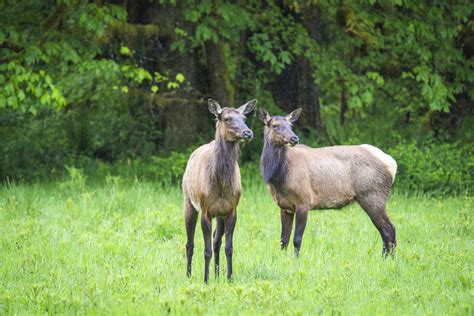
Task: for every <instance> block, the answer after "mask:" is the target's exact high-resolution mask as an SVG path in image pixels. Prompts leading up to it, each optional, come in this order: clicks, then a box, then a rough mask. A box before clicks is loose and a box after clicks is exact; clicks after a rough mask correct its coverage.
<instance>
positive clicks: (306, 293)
mask: <svg viewBox="0 0 474 316" xmlns="http://www.w3.org/2000/svg"><path fill="white" fill-rule="evenodd" d="M70 174H71V177H70V179H68V180H67V181H61V182H55V183H48V184H35V185H10V186H8V185H7V186H4V187H3V188H1V189H0V238H1V239H0V312H1V313H6V314H13V313H22V314H23V313H26V312H28V313H34V314H39V313H41V314H42V313H46V312H47V313H100V314H108V313H118V314H123V313H134V314H135V313H140V314H158V313H159V314H162V313H171V314H190V313H191V314H221V315H228V314H248V315H253V314H255V313H257V314H280V313H287V314H316V313H331V314H332V313H344V314H353V313H357V314H365V313H371V314H385V313H390V314H466V315H467V314H471V315H472V313H473V312H474V308H473V305H474V304H473V302H474V292H473V270H474V253H473V249H474V247H473V246H474V244H473V241H474V236H473V224H472V217H473V208H472V198H471V197H467V196H461V197H451V198H443V199H437V198H434V197H427V196H424V195H419V196H407V195H402V194H395V195H394V196H392V197H391V199H390V201H389V214H390V216H391V219H392V221H393V223H394V224H395V225H396V228H397V235H398V249H397V254H396V257H395V258H392V259H389V260H383V259H382V256H381V251H382V242H381V240H380V237H379V235H378V232H377V231H376V229H375V228H374V227H373V225H372V224H371V222H370V220H369V218H368V217H367V215H366V214H365V213H364V212H363V211H362V210H361V209H360V207H358V206H357V205H352V206H350V207H348V208H346V209H344V210H340V211H313V212H312V213H311V214H310V217H309V221H308V226H307V229H306V232H305V236H304V238H303V245H302V251H301V256H300V258H299V259H296V258H295V256H294V255H293V251H292V247H290V250H288V251H283V252H282V251H280V250H279V235H280V223H279V211H278V208H277V207H276V205H275V204H274V203H273V201H272V200H271V197H270V196H269V194H268V193H267V191H266V189H265V187H264V186H263V185H262V184H261V183H260V182H256V181H254V182H252V183H247V184H246V185H245V186H244V192H243V195H242V199H241V203H240V205H239V209H238V212H239V215H238V216H239V218H238V221H237V227H236V233H235V236H234V274H235V275H234V278H235V279H234V282H233V283H230V284H229V283H227V281H226V280H225V277H224V276H225V259H224V264H223V267H222V269H223V270H224V273H222V277H221V279H218V280H215V279H214V278H212V279H211V280H210V284H209V285H207V286H206V285H204V284H203V282H202V281H203V242H202V235H201V232H200V229H199V227H198V229H197V233H196V247H195V256H194V262H193V276H192V278H191V279H187V278H186V276H185V252H184V244H185V232H184V223H183V218H182V201H181V199H182V198H181V193H180V190H179V188H178V187H177V186H175V185H174V186H171V185H170V186H162V185H156V184H154V183H150V182H141V181H124V180H123V179H122V178H120V177H108V178H107V179H106V180H105V181H103V182H93V183H89V182H88V181H87V179H86V178H85V177H84V176H83V175H82V173H80V172H78V173H75V174H74V172H70ZM222 251H223V250H222ZM221 256H222V257H223V258H225V256H223V255H221ZM211 276H212V274H211Z"/></svg>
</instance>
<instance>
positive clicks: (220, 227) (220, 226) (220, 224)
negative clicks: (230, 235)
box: [213, 217, 225, 278]
mask: <svg viewBox="0 0 474 316" xmlns="http://www.w3.org/2000/svg"><path fill="white" fill-rule="evenodd" d="M224 227H225V226H224V219H223V218H221V217H218V218H217V225H216V229H215V230H214V241H213V242H214V269H215V270H214V272H215V276H216V278H217V277H219V256H220V251H221V244H222V236H223V235H224Z"/></svg>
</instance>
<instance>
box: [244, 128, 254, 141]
mask: <svg viewBox="0 0 474 316" xmlns="http://www.w3.org/2000/svg"><path fill="white" fill-rule="evenodd" d="M243 134H244V137H245V139H251V138H252V137H253V132H252V131H251V130H249V129H246V130H245V131H244V132H243Z"/></svg>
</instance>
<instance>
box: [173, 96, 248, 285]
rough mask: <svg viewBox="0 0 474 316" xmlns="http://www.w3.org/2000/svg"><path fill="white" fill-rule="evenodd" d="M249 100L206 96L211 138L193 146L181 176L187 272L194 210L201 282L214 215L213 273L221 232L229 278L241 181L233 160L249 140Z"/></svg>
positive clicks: (191, 246) (216, 262) (217, 267)
mask: <svg viewBox="0 0 474 316" xmlns="http://www.w3.org/2000/svg"><path fill="white" fill-rule="evenodd" d="M256 102H257V101H256V100H252V101H249V102H247V103H246V104H244V105H242V106H241V107H239V108H238V109H233V108H227V107H224V108H221V107H220V105H219V104H218V103H217V102H216V101H214V100H212V99H209V101H208V105H209V111H210V112H211V113H213V114H214V115H215V116H216V118H217V123H216V136H215V139H214V140H213V141H212V142H210V143H208V144H205V145H202V146H201V147H199V148H198V149H196V150H195V151H194V152H193V153H192V154H191V157H190V158H189V160H188V164H187V166H186V170H185V172H184V176H183V184H182V186H183V195H184V219H185V225H186V234H187V243H186V257H187V276H188V277H189V276H191V263H192V257H193V252H194V233H195V230H196V223H197V219H198V213H201V228H202V234H203V237H204V261H205V266H204V282H205V283H207V282H208V279H209V263H210V260H211V257H212V249H211V231H212V218H214V217H217V224H216V229H215V231H214V247H213V248H214V260H215V272H216V276H218V274H219V251H220V247H221V241H222V236H223V235H224V234H225V236H226V237H225V254H226V257H227V278H228V279H231V278H232V251H233V249H232V237H233V233H234V227H235V224H236V220H237V204H238V203H239V198H240V193H241V184H240V170H239V165H238V164H237V159H238V155H239V142H240V141H242V140H250V139H251V138H252V137H253V133H252V131H251V130H250V129H249V128H248V127H247V125H246V124H245V115H246V114H248V113H250V112H251V111H252V110H253V109H254V107H255V104H256Z"/></svg>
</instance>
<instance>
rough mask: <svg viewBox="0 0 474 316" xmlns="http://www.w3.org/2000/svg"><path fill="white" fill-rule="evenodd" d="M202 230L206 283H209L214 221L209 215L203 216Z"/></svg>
mask: <svg viewBox="0 0 474 316" xmlns="http://www.w3.org/2000/svg"><path fill="white" fill-rule="evenodd" d="M201 229H202V236H203V238H204V283H206V284H207V282H208V281H209V264H210V262H211V257H212V247H211V234H212V221H211V218H210V217H209V216H208V215H207V214H204V213H203V214H202V215H201Z"/></svg>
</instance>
